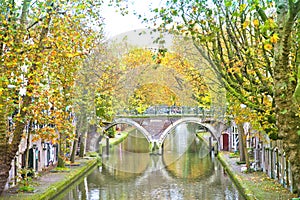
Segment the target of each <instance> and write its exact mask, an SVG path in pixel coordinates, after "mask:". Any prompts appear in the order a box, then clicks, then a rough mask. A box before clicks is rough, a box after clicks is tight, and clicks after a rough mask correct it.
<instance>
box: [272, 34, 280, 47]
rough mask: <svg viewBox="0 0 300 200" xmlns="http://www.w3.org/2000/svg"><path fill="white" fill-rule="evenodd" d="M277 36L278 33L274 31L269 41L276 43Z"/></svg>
mask: <svg viewBox="0 0 300 200" xmlns="http://www.w3.org/2000/svg"><path fill="white" fill-rule="evenodd" d="M278 39H279V37H278V34H277V33H274V34H273V35H272V37H271V38H270V42H271V43H273V44H276V43H277V41H278Z"/></svg>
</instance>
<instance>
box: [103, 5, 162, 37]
mask: <svg viewBox="0 0 300 200" xmlns="http://www.w3.org/2000/svg"><path fill="white" fill-rule="evenodd" d="M160 2H161V0H151V1H145V0H129V3H128V8H129V11H130V13H129V14H128V15H125V16H122V15H121V14H120V13H119V12H118V13H117V12H116V8H114V7H108V6H106V7H105V8H104V9H103V12H102V16H103V17H104V22H105V24H106V25H105V34H106V36H107V37H108V38H109V37H112V36H116V35H118V34H120V33H124V32H127V31H131V30H134V29H141V28H146V25H145V24H143V23H142V22H141V19H138V17H137V16H135V15H134V14H133V11H136V12H138V13H139V14H142V15H144V14H147V12H148V10H149V7H150V6H151V7H159V6H160ZM148 14H149V12H148Z"/></svg>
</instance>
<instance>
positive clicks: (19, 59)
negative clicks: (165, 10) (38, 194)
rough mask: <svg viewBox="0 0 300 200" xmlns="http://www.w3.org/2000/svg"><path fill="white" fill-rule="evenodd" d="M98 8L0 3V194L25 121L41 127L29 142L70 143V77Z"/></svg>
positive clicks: (89, 40)
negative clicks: (58, 140)
mask: <svg viewBox="0 0 300 200" xmlns="http://www.w3.org/2000/svg"><path fill="white" fill-rule="evenodd" d="M97 3H98V2H96V1H72V2H66V1H52V0H47V1H35V2H34V3H32V2H31V0H24V1H22V2H21V3H19V2H15V1H7V0H1V1H0V5H1V15H0V18H1V23H0V28H1V36H0V47H1V50H0V65H1V69H0V72H1V78H0V93H1V98H0V106H1V112H0V114H1V116H0V119H1V122H0V126H1V128H0V130H1V132H0V139H1V141H0V171H1V173H0V193H2V192H3V190H4V186H5V184H6V181H7V178H8V175H9V170H10V167H11V161H12V159H13V158H14V156H15V155H16V152H17V151H18V149H19V144H20V142H21V139H22V137H23V132H24V130H25V126H26V125H27V124H28V123H29V122H34V123H35V124H36V125H38V126H42V127H43V128H42V129H37V130H34V131H33V132H32V133H33V140H36V139H38V138H42V139H48V140H52V141H53V142H56V140H57V138H58V136H59V135H60V137H61V138H63V137H69V138H71V136H72V134H73V131H70V130H71V123H70V120H69V113H68V112H67V111H66V106H67V105H70V104H71V99H72V92H73V91H74V90H73V89H74V88H73V86H74V77H73V75H74V72H75V71H76V70H77V67H78V66H80V63H81V62H82V60H83V58H84V57H85V54H86V53H85V52H87V51H88V50H89V48H90V47H91V45H92V41H93V38H94V36H95V34H94V33H92V32H91V26H86V25H87V19H91V21H92V19H93V17H96V18H97V16H96V15H95V13H92V12H93V11H95V12H96V11H97V6H98V5H96V4H97ZM91 7H93V9H91ZM95 22H96V21H95ZM83 27H84V28H83ZM12 115H13V124H10V128H9V129H7V127H8V124H7V122H8V120H7V117H8V116H12ZM47 124H51V126H47ZM67 135H69V136H67Z"/></svg>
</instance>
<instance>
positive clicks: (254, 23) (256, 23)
mask: <svg viewBox="0 0 300 200" xmlns="http://www.w3.org/2000/svg"><path fill="white" fill-rule="evenodd" d="M253 25H254V26H255V27H258V26H259V20H258V19H254V20H253Z"/></svg>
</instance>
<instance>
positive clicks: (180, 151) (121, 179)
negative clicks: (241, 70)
mask: <svg viewBox="0 0 300 200" xmlns="http://www.w3.org/2000/svg"><path fill="white" fill-rule="evenodd" d="M197 128H198V127H197V126H195V125H192V124H181V125H179V126H177V127H176V129H175V130H174V131H173V132H171V133H170V134H169V135H168V137H167V138H166V140H165V143H164V148H163V151H162V152H161V154H150V153H149V145H148V142H147V140H146V139H145V138H144V137H143V135H142V134H141V133H140V132H138V131H136V130H133V131H132V132H131V133H130V134H129V136H128V137H127V139H125V140H124V141H123V142H122V143H120V144H118V145H116V146H114V147H112V148H110V151H109V156H106V154H107V153H105V152H104V155H103V160H102V162H103V165H102V166H100V167H96V168H95V169H94V170H92V172H90V173H89V174H87V175H86V176H85V177H83V178H81V180H80V181H78V182H77V183H75V184H73V186H72V187H70V188H69V190H68V191H65V192H64V193H62V194H60V195H59V196H58V197H56V198H55V199H72V200H73V199H74V200H76V199H78V200H87V199H88V200H96V199H115V200H121V199H124V200H127V199H133V200H140V199H141V200H148V199H149V200H150V199H170V200H173V199H174V200H175V199H189V200H190V199H203V200H204V199H207V200H213V199H216V200H220V199H226V200H227V199H228V200H231V199H232V200H238V199H243V197H242V196H241V195H240V194H239V191H238V190H237V188H236V187H235V185H234V184H233V182H232V181H231V180H230V178H229V177H228V176H227V174H226V173H225V172H224V169H223V168H222V166H221V164H220V162H219V161H218V160H217V159H216V158H215V157H214V156H213V155H211V153H210V150H209V149H208V146H207V145H206V143H205V142H203V141H202V140H200V139H199V138H197V137H196V136H195V131H196V129H197Z"/></svg>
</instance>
